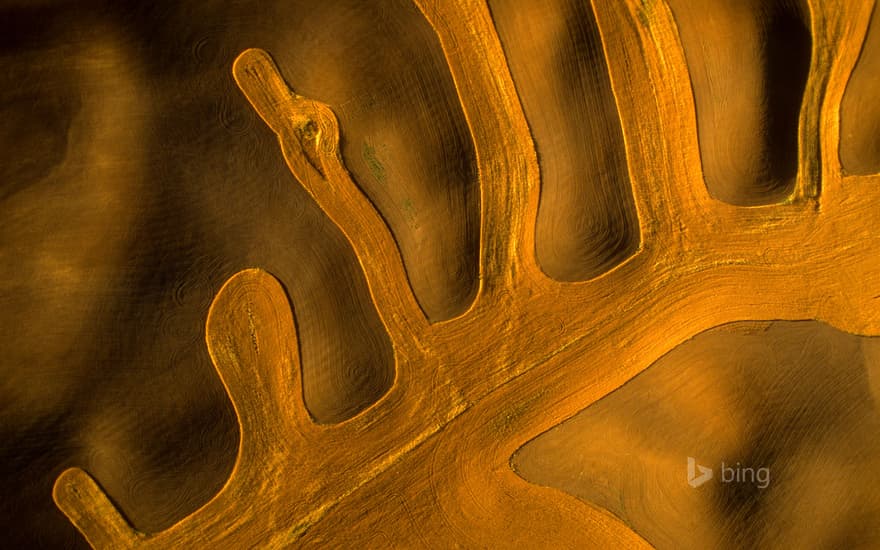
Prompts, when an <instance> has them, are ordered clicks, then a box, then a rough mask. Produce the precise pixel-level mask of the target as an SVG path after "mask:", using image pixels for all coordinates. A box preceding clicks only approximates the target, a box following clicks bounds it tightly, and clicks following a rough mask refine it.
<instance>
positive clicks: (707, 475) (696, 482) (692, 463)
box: [688, 456, 712, 487]
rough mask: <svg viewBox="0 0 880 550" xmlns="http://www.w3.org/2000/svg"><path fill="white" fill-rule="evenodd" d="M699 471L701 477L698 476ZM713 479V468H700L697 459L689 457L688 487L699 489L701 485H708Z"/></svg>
mask: <svg viewBox="0 0 880 550" xmlns="http://www.w3.org/2000/svg"><path fill="white" fill-rule="evenodd" d="M697 470H699V471H700V475H697ZM710 479H712V468H707V467H705V466H700V465H699V464H697V459H695V458H694V457H692V456H689V457H688V485H690V486H691V487H699V486H700V485H702V484H704V483H706V482H707V481H709V480H710Z"/></svg>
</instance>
